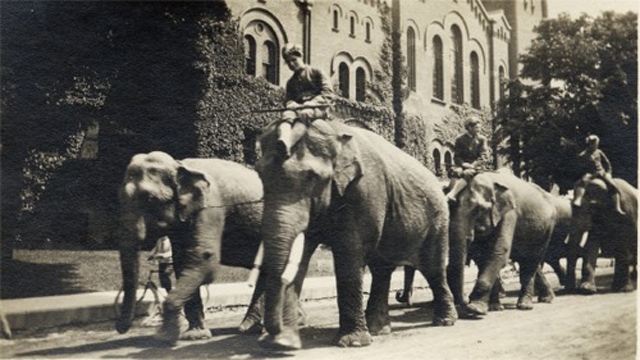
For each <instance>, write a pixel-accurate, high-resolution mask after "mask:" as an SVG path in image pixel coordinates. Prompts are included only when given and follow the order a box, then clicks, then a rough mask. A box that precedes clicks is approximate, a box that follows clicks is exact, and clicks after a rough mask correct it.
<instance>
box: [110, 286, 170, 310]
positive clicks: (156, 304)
mask: <svg viewBox="0 0 640 360" xmlns="http://www.w3.org/2000/svg"><path fill="white" fill-rule="evenodd" d="M147 291H149V292H151V294H152V301H153V302H152V304H151V306H150V307H149V309H148V311H147V315H149V316H151V315H155V314H156V313H157V312H160V313H162V302H161V300H160V294H159V292H158V287H157V285H156V284H154V283H153V282H148V283H147V284H145V287H144V290H143V291H142V294H141V295H140V297H138V298H137V299H136V302H135V309H134V311H135V314H138V313H139V310H140V306H142V303H143V301H144V299H145V297H146V294H147ZM123 297H124V289H122V288H120V290H119V291H118V293H117V294H116V298H115V301H114V304H113V305H114V312H115V314H116V318H118V317H120V314H121V311H120V309H121V308H122V300H123Z"/></svg>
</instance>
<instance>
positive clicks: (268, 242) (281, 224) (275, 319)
mask: <svg viewBox="0 0 640 360" xmlns="http://www.w3.org/2000/svg"><path fill="white" fill-rule="evenodd" d="M309 210H310V206H309V202H308V201H304V200H303V201H300V200H299V201H297V202H289V203H287V202H285V201H282V200H275V201H269V200H268V199H265V211H264V215H263V226H262V232H263V242H264V264H263V267H262V268H263V269H264V270H263V271H264V273H265V275H266V288H267V290H266V294H265V319H264V321H265V327H266V329H267V331H268V332H269V333H270V334H272V335H276V334H279V333H280V332H281V331H282V330H283V327H284V326H295V324H297V317H296V316H295V315H296V314H297V311H296V309H297V306H296V301H297V299H294V297H295V291H294V289H293V286H290V283H291V281H292V280H293V279H294V278H295V276H296V274H297V270H298V266H297V265H298V264H299V262H300V256H301V255H302V248H303V247H304V236H303V235H301V234H302V233H303V232H304V230H305V229H306V227H307V225H308V222H309ZM294 244H295V245H294ZM291 255H294V257H297V259H291Z"/></svg>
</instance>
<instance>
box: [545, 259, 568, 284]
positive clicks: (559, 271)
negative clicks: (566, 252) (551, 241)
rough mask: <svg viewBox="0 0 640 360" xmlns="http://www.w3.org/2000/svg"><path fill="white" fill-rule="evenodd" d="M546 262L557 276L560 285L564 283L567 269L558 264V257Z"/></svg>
mask: <svg viewBox="0 0 640 360" xmlns="http://www.w3.org/2000/svg"><path fill="white" fill-rule="evenodd" d="M547 264H549V265H550V266H551V268H552V269H553V272H554V273H555V274H556V276H557V277H558V281H559V282H560V285H563V286H564V285H565V284H566V279H567V271H566V270H565V269H564V267H563V266H562V265H561V264H560V259H553V260H549V261H548V262H547Z"/></svg>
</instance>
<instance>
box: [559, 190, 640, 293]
mask: <svg viewBox="0 0 640 360" xmlns="http://www.w3.org/2000/svg"><path fill="white" fill-rule="evenodd" d="M612 181H613V182H614V183H615V184H616V187H617V188H618V190H619V192H620V206H621V207H622V210H623V211H624V212H625V214H620V213H618V212H617V211H616V210H615V206H614V204H613V200H612V196H611V194H610V191H609V190H608V189H607V185H606V184H605V182H604V181H603V180H601V179H597V178H594V179H590V180H588V181H584V180H582V181H580V182H578V183H577V184H576V187H583V188H584V195H583V196H582V198H581V199H574V209H573V213H574V215H573V221H572V223H571V235H570V237H569V256H568V257H567V284H566V288H567V289H568V290H575V289H576V274H575V268H576V260H577V257H578V251H579V249H580V242H581V240H582V238H583V235H584V234H585V232H587V231H588V232H589V236H588V238H587V242H586V244H585V246H584V248H585V255H584V257H583V263H582V280H581V283H580V285H579V287H578V288H579V289H580V291H581V292H583V293H586V294H593V293H595V292H596V283H595V267H596V261H597V258H598V251H599V249H601V250H602V253H603V254H607V255H609V256H613V257H614V258H615V269H614V278H613V283H612V285H611V286H612V289H613V290H614V291H633V290H634V286H633V283H634V282H635V281H631V277H630V273H629V267H630V266H636V265H637V260H638V259H637V251H638V236H637V231H638V190H637V189H636V188H634V187H633V186H631V185H630V184H629V183H627V182H626V181H624V180H622V179H618V178H614V179H613V180H612Z"/></svg>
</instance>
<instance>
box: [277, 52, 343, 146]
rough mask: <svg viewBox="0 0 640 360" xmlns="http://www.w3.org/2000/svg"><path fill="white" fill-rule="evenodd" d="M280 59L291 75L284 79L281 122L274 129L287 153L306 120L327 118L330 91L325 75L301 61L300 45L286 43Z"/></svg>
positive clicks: (331, 91)
mask: <svg viewBox="0 0 640 360" xmlns="http://www.w3.org/2000/svg"><path fill="white" fill-rule="evenodd" d="M282 58H283V59H284V61H285V63H287V66H288V67H289V69H290V70H291V71H293V75H292V76H291V78H290V79H289V81H287V86H286V97H285V107H286V108H287V110H286V111H284V112H283V113H282V123H281V124H280V126H279V128H278V132H279V141H278V146H279V147H281V149H279V150H280V151H281V152H282V153H283V154H285V155H287V156H288V155H289V154H290V150H291V146H293V144H295V143H296V142H297V141H298V139H300V138H301V137H302V135H303V134H304V133H305V131H306V129H307V125H308V123H309V122H310V121H313V120H315V119H326V118H328V117H329V116H328V115H329V114H328V111H327V109H328V107H329V106H330V101H331V98H332V97H333V90H332V88H331V83H330V81H329V78H328V77H327V76H326V75H325V74H324V73H323V72H322V71H321V70H320V69H317V68H314V67H312V66H310V65H308V64H306V63H305V62H304V60H303V59H302V47H301V46H300V45H298V44H286V45H285V46H284V47H283V48H282Z"/></svg>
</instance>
